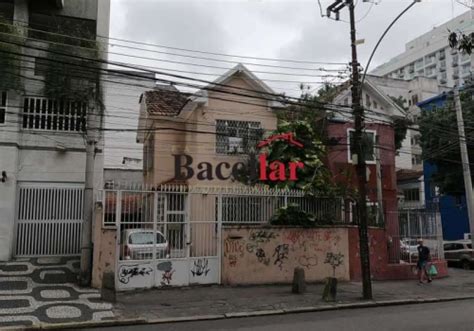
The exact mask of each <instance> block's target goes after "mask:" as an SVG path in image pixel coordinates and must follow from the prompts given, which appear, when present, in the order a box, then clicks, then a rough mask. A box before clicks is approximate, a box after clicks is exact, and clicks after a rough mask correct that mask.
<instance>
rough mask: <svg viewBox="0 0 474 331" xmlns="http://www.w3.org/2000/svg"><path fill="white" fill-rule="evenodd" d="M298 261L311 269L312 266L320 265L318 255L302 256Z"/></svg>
mask: <svg viewBox="0 0 474 331" xmlns="http://www.w3.org/2000/svg"><path fill="white" fill-rule="evenodd" d="M298 262H299V264H300V265H301V266H303V267H305V268H306V269H309V268H311V267H315V266H317V265H318V257H317V256H309V257H308V256H300V258H299V259H298Z"/></svg>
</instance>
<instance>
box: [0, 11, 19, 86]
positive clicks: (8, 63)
mask: <svg viewBox="0 0 474 331" xmlns="http://www.w3.org/2000/svg"><path fill="white" fill-rule="evenodd" d="M11 24H12V23H11V22H8V21H7V20H4V19H2V18H0V90H10V89H11V90H22V88H23V86H22V83H21V79H20V74H21V58H20V57H18V56H17V55H15V54H19V53H21V47H20V46H18V45H15V44H13V43H20V44H21V43H23V42H24V38H23V35H22V29H21V28H20V27H16V26H12V25H11Z"/></svg>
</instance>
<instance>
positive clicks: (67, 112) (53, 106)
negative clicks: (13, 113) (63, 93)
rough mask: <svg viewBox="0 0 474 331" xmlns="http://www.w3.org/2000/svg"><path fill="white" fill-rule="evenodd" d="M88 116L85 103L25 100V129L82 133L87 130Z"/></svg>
mask: <svg viewBox="0 0 474 331" xmlns="http://www.w3.org/2000/svg"><path fill="white" fill-rule="evenodd" d="M86 115H87V105H86V103H84V102H72V101H65V100H52V99H46V98H25V100H24V104H23V129H26V130H45V131H69V132H71V131H75V132H82V131H85V128H86Z"/></svg>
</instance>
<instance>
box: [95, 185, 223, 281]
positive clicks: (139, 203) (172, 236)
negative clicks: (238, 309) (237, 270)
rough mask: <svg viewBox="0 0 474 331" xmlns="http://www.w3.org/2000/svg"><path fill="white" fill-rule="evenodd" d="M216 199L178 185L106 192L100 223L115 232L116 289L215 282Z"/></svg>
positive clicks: (217, 277)
mask: <svg viewBox="0 0 474 331" xmlns="http://www.w3.org/2000/svg"><path fill="white" fill-rule="evenodd" d="M217 199H218V197H217V196H214V195H212V194H211V195H203V194H198V193H193V192H190V191H189V190H188V189H187V188H186V187H179V186H177V187H170V188H169V189H164V190H161V191H127V190H121V191H108V192H107V191H106V193H105V204H106V208H105V217H106V219H104V221H105V224H107V221H109V223H110V222H111V220H114V221H115V224H114V225H115V226H116V227H117V251H116V256H117V273H116V275H117V277H116V285H117V289H119V290H123V289H131V288H147V287H162V286H187V285H192V284H214V283H219V281H220V256H221V255H220V247H221V245H220V234H221V227H220V224H221V222H219V215H218V214H219V212H218V208H217V206H218V204H217ZM111 200H112V201H115V203H111ZM111 206H112V207H111ZM111 208H112V209H113V210H110V209H111ZM111 214H113V216H112V218H111V217H110V215H111Z"/></svg>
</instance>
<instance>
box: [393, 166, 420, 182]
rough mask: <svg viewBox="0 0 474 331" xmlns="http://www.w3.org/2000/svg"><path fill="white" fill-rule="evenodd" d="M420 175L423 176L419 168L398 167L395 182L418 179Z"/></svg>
mask: <svg viewBox="0 0 474 331" xmlns="http://www.w3.org/2000/svg"><path fill="white" fill-rule="evenodd" d="M421 176H423V171H421V170H410V169H400V170H398V171H397V182H404V181H410V180H418V179H419V178H420V177H421Z"/></svg>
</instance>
